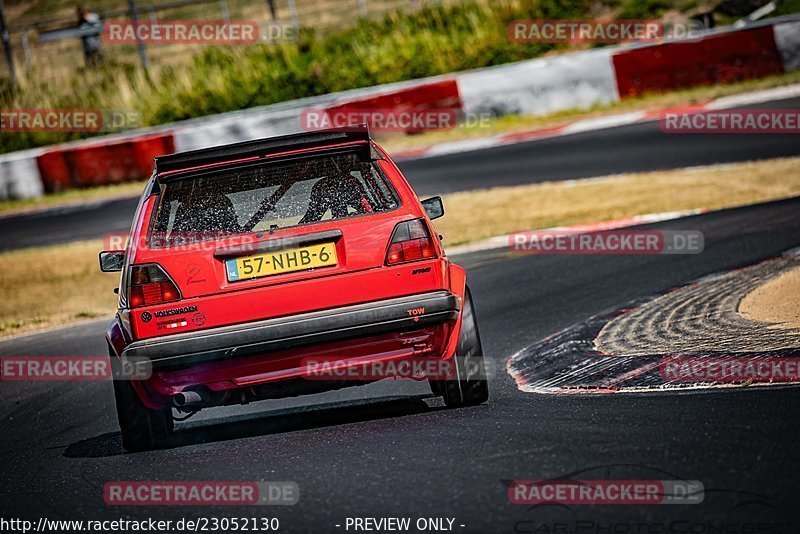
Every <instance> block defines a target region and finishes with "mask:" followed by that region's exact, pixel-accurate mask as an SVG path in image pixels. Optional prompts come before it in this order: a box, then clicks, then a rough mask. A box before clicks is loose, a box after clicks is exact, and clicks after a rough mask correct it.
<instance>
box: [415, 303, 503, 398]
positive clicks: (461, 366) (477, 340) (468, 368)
mask: <svg viewBox="0 0 800 534" xmlns="http://www.w3.org/2000/svg"><path fill="white" fill-rule="evenodd" d="M461 313H462V314H463V317H462V319H461V332H460V333H459V339H458V348H457V349H456V355H455V356H454V357H453V358H454V360H455V373H456V376H455V377H454V379H453V380H429V382H430V385H431V391H432V392H433V394H434V395H441V396H442V398H443V399H444V403H445V405H446V406H447V407H448V408H459V407H462V406H475V405H478V404H483V403H484V402H486V401H487V400H489V382H488V381H487V379H486V366H485V364H484V361H483V348H482V347H481V336H480V333H479V332H478V320H477V319H476V317H475V311H474V308H473V306H472V295H471V293H470V291H469V288H467V290H466V292H465V295H464V309H463V310H462V312H461Z"/></svg>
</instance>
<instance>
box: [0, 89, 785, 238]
mask: <svg viewBox="0 0 800 534" xmlns="http://www.w3.org/2000/svg"><path fill="white" fill-rule="evenodd" d="M798 107H800V99H798V98H794V99H787V100H779V101H774V102H769V103H767V104H762V105H753V106H748V109H758V108H774V109H797V108H798ZM795 137H796V136H793V135H781V134H771V135H765V134H727V135H696V134H693V135H675V134H667V133H664V132H662V131H661V129H660V126H659V123H658V122H647V123H641V124H633V125H630V126H620V127H616V128H609V129H604V130H597V131H591V132H586V133H581V134H574V135H569V136H564V137H555V138H550V139H541V140H537V141H529V142H525V143H519V144H515V145H508V146H503V147H497V148H492V149H488V150H480V151H473V152H465V153H461V154H453V155H447V156H439V157H431V158H423V159H418V160H413V161H406V162H402V163H401V164H400V167H401V168H402V169H403V172H404V173H405V174H406V176H407V178H408V179H409V181H410V182H411V184H412V185H413V186H414V188H415V190H416V191H417V193H418V194H419V195H420V196H427V195H433V194H437V193H452V192H455V191H465V190H470V189H480V188H485V187H492V186H498V185H519V184H527V183H536V182H546V181H552V180H567V179H579V178H588V177H592V176H602V175H607V174H616V173H626V172H640V171H654V170H663V169H675V168H681V167H691V166H695V165H711V164H714V163H725V162H737V161H748V160H759V159H768V158H776V157H788V156H796V155H798V154H800V143H798V142H797V139H796V138H795ZM577 155H580V157H577ZM136 202H137V200H135V199H123V200H113V201H104V202H97V203H94V204H91V205H89V206H84V207H79V208H76V207H70V208H63V209H55V210H51V211H47V212H44V213H35V214H25V215H17V216H11V217H0V235H2V236H3V237H2V239H0V251H4V250H11V249H15V248H21V247H30V246H38V245H48V244H53V243H61V242H66V241H72V240H75V239H91V238H98V237H102V236H103V235H104V234H105V233H106V232H126V231H128V230H129V229H130V224H131V218H132V216H133V211H134V209H135V208H136Z"/></svg>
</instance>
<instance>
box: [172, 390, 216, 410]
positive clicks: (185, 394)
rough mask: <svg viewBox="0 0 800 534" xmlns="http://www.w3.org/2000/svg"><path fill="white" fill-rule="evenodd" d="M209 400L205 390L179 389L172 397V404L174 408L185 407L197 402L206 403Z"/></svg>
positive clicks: (195, 404)
mask: <svg viewBox="0 0 800 534" xmlns="http://www.w3.org/2000/svg"><path fill="white" fill-rule="evenodd" d="M208 400H209V397H208V394H207V393H206V392H205V391H201V390H200V391H199V390H194V389H189V390H186V391H181V392H180V393H178V394H176V395H174V396H173V397H172V404H173V405H175V407H176V408H187V407H191V406H197V405H198V404H207V403H208Z"/></svg>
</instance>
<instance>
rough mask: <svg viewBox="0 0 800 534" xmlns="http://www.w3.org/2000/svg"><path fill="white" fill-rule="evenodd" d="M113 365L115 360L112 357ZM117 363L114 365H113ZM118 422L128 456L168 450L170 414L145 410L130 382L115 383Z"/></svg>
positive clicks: (169, 412)
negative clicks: (153, 450)
mask: <svg viewBox="0 0 800 534" xmlns="http://www.w3.org/2000/svg"><path fill="white" fill-rule="evenodd" d="M111 361H112V362H115V361H116V356H111ZM115 363H116V362H115ZM114 399H115V400H116V401H117V420H118V421H119V428H120V430H121V432H122V446H123V447H124V448H125V450H126V451H128V452H137V451H147V450H151V449H163V448H165V447H169V442H170V434H171V433H172V429H173V428H174V424H175V423H174V421H173V419H172V410H171V409H170V408H164V409H162V410H151V409H149V408H147V407H146V406H145V405H144V404H142V401H141V400H140V399H139V396H138V395H137V394H136V392H135V391H134V390H133V386H132V385H131V382H130V380H117V379H115V380H114Z"/></svg>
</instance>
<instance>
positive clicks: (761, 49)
mask: <svg viewBox="0 0 800 534" xmlns="http://www.w3.org/2000/svg"><path fill="white" fill-rule="evenodd" d="M797 69H800V20H797V19H775V20H773V21H765V22H763V23H760V24H759V25H757V26H751V27H747V28H742V29H723V30H716V31H713V32H711V33H709V34H707V35H704V36H702V37H698V38H692V39H680V40H674V41H668V42H665V43H660V44H652V45H634V46H617V47H606V48H602V49H595V50H589V51H585V52H577V53H572V54H563V55H560V56H554V57H548V58H540V59H534V60H529V61H522V62H518V63H512V64H509V65H502V66H498V67H492V68H486V69H479V70H474V71H469V72H462V73H455V74H451V75H445V76H437V77H432V78H424V79H420V80H412V81H408V82H399V83H394V84H388V85H384V86H378V87H368V88H363V89H356V90H352V91H345V92H342V93H335V94H330V95H323V96H319V97H313V98H305V99H300V100H296V101H292V102H284V103H280V104H275V105H271V106H263V107H259V108H253V109H248V110H243V111H237V112H232V113H224V114H221V115H216V116H210V117H205V118H202V119H196V120H190V121H184V122H181V123H175V124H171V125H167V126H164V127H159V128H154V129H147V130H141V131H139V132H138V133H131V134H128V135H125V136H110V137H104V138H96V139H92V140H88V141H82V142H75V143H67V144H64V145H58V146H55V147H52V148H48V149H37V150H27V151H23V152H16V153H12V154H5V155H0V199H5V198H29V197H35V196H39V195H41V194H43V193H44V192H52V191H59V190H62V189H66V188H69V187H86V186H93V185H102V184H109V183H115V182H121V181H127V180H141V179H144V178H146V177H147V176H148V175H149V173H150V172H152V162H153V157H154V156H156V155H159V154H162V153H167V152H172V151H175V150H179V151H183V150H194V149H198V148H205V147H209V146H215V145H220V144H227V143H233V142H239V141H246V140H251V139H258V138H263V137H270V136H274V135H281V134H287V133H294V132H297V131H300V130H302V129H303V125H302V123H301V117H302V116H303V112H304V110H308V109H310V108H316V109H324V110H331V111H345V112H346V111H349V110H355V111H358V110H363V109H375V108H381V109H387V108H389V109H392V108H398V109H403V110H408V109H411V110H419V109H429V108H439V107H448V108H456V109H459V110H460V111H461V112H462V113H465V114H467V115H468V116H469V115H472V116H482V115H486V114H491V115H495V116H500V115H508V114H532V115H544V114H548V113H552V112H554V111H559V110H565V109H587V108H589V107H592V106H594V105H598V104H608V103H612V102H614V101H617V100H619V99H620V98H626V97H630V96H636V95H640V94H642V93H644V92H648V91H663V90H670V89H676V88H682V87H690V86H694V85H702V84H709V83H718V82H731V81H737V80H743V79H748V78H756V77H761V76H765V75H769V74H776V73H780V72H788V71H793V70H797ZM628 115H630V114H628ZM628 115H622V116H618V117H616V118H611V119H608V118H606V119H602V120H599V121H597V120H595V121H594V122H592V121H580V122H579V123H573V124H569V125H562V126H559V127H555V128H549V129H547V130H546V131H541V130H540V131H535V132H524V133H523V134H513V135H510V136H509V135H506V136H499V137H498V136H495V137H492V138H487V139H479V140H471V141H466V142H460V143H456V144H455V145H454V144H452V143H450V144H448V145H445V146H442V147H432V148H429V149H424V150H419V151H415V152H414V153H409V154H406V157H419V156H424V155H434V154H437V153H448V152H449V151H452V150H456V151H462V150H470V149H476V148H480V147H483V146H494V145H496V144H497V143H498V142H500V143H502V144H507V143H510V142H519V141H522V140H526V139H533V138H536V137H543V136H548V135H563V134H565V133H573V132H574V131H585V129H586V128H595V129H596V128H600V127H603V124H607V123H609V121H610V120H611V121H612V122H613V121H614V120H616V121H617V123H619V124H623V123H625V122H624V121H630V120H633V121H634V122H635V121H637V120H642V119H641V118H639V115H642V116H646V114H638V115H636V114H634V115H636V116H635V117H633V118H631V116H628ZM620 120H622V121H623V122H619V121H620ZM576 128H577V130H576ZM581 128H583V130H581ZM498 139H499V141H498ZM451 145H452V146H451Z"/></svg>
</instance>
